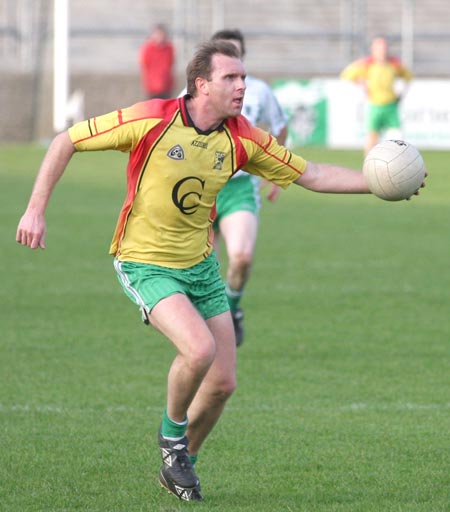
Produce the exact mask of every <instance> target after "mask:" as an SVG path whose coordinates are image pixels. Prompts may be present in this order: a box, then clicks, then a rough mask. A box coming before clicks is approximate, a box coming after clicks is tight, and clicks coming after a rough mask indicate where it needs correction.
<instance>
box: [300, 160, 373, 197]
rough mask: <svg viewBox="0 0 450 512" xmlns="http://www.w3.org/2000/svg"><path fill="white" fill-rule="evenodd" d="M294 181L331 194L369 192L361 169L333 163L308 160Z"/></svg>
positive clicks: (310, 188) (307, 187) (309, 188)
mask: <svg viewBox="0 0 450 512" xmlns="http://www.w3.org/2000/svg"><path fill="white" fill-rule="evenodd" d="M295 183H296V184H297V185H301V186H302V187H304V188H306V189H308V190H312V191H314V192H327V193H333V194H369V193H370V190H369V187H368V186H367V183H366V181H365V179H364V176H363V173H362V172H361V171H356V170H353V169H348V168H347V167H340V166H337V165H333V164H317V163H313V162H308V163H307V166H306V170H305V172H304V173H303V174H302V175H301V176H300V177H299V178H298V179H297V180H296V181H295Z"/></svg>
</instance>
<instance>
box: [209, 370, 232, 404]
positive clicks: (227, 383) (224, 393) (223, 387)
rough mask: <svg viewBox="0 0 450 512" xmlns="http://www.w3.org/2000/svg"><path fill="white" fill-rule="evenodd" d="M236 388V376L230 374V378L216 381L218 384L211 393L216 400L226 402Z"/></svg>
mask: <svg viewBox="0 0 450 512" xmlns="http://www.w3.org/2000/svg"><path fill="white" fill-rule="evenodd" d="M235 389H236V378H235V376H233V375H230V376H229V377H228V378H225V379H223V380H221V381H219V382H217V383H216V386H215V387H214V389H213V390H212V391H211V395H212V397H213V400H214V401H215V402H225V401H227V400H228V399H229V398H230V396H231V395H232V394H233V393H234V391H235Z"/></svg>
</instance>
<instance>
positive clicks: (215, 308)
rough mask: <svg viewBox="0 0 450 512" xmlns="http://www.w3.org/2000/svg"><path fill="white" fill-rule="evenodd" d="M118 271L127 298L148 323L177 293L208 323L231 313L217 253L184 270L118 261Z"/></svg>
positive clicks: (116, 261)
mask: <svg viewBox="0 0 450 512" xmlns="http://www.w3.org/2000/svg"><path fill="white" fill-rule="evenodd" d="M114 268H115V269H116V272H117V277H118V278H119V282H120V284H121V285H122V288H123V290H124V292H125V294H126V295H127V296H128V297H129V298H130V299H131V300H132V301H133V302H134V303H135V304H137V305H138V306H139V308H140V310H141V313H142V319H143V320H144V322H146V323H148V319H147V315H148V313H150V312H151V310H152V309H153V308H154V306H155V305H156V304H157V303H158V302H159V301H160V300H162V299H165V298H166V297H169V296H170V295H174V294H175V293H183V294H184V295H186V296H187V297H188V298H189V299H190V300H191V302H192V303H193V304H194V306H195V307H196V308H197V310H198V311H199V312H200V314H201V315H202V317H203V318H205V319H207V318H211V317H212V316H216V315H219V314H220V313H223V312H224V311H227V310H229V309H230V307H229V305H228V300H227V296H226V294H225V285H224V284H223V281H222V278H221V276H220V271H219V263H218V261H217V258H216V255H215V254H214V253H212V254H210V255H209V256H208V257H207V258H205V259H204V260H203V261H201V262H200V263H198V264H197V265H194V266H193V267H189V268H184V269H175V268H167V267H161V266H159V265H151V264H148V263H134V262H129V261H119V260H117V259H115V260H114Z"/></svg>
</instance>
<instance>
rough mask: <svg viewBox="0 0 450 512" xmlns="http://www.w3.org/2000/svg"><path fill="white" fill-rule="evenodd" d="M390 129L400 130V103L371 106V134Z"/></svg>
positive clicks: (368, 119)
mask: <svg viewBox="0 0 450 512" xmlns="http://www.w3.org/2000/svg"><path fill="white" fill-rule="evenodd" d="M389 128H400V117H399V115H398V102H394V103H389V104H388V105H369V106H368V112H367V129H368V130H369V131H371V132H380V131H381V130H387V129H389Z"/></svg>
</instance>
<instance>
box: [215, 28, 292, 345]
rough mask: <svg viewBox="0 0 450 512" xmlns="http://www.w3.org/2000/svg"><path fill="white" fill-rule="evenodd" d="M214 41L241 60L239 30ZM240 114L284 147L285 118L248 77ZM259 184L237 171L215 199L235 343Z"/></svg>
mask: <svg viewBox="0 0 450 512" xmlns="http://www.w3.org/2000/svg"><path fill="white" fill-rule="evenodd" d="M211 40H213V41H220V40H223V41H229V42H231V43H233V44H234V45H235V46H236V47H237V49H238V51H239V53H240V55H241V59H244V57H245V40H244V36H243V34H242V33H241V31H240V30H236V29H232V30H220V31H218V32H216V33H215V34H214V35H213V36H212V37H211ZM245 82H246V90H245V96H244V106H243V109H242V113H243V115H244V116H245V117H246V118H247V119H248V120H249V121H250V122H251V123H252V124H253V125H255V126H260V127H264V128H267V129H268V130H269V131H270V132H271V133H272V134H273V135H274V136H275V137H276V138H277V140H278V142H279V143H280V144H284V143H285V141H286V136H287V118H286V116H285V114H284V112H283V110H282V108H281V106H280V104H279V103H278V100H277V99H276V97H275V95H274V94H273V92H272V90H271V89H270V87H269V86H268V85H267V84H266V83H265V82H263V81H262V80H259V79H258V78H255V77H253V76H251V75H247V78H246V80H245ZM260 188H261V181H260V180H259V179H258V178H255V177H254V176H249V175H248V174H247V173H245V172H242V171H241V172H237V173H236V174H235V175H234V177H233V179H232V180H230V181H229V182H228V184H227V185H226V186H225V187H224V188H223V189H222V190H221V192H220V193H219V196H218V198H217V218H216V222H215V224H214V231H215V233H216V237H215V239H214V246H215V248H216V252H217V253H218V254H219V246H220V237H221V236H222V238H223V241H224V243H225V248H226V252H227V259H228V266H227V270H226V293H227V297H228V302H229V303H230V308H231V315H232V317H233V324H234V329H235V334H236V343H237V345H238V346H239V345H241V343H242V342H243V340H244V312H243V310H242V308H241V307H240V304H241V299H242V297H243V295H244V288H245V285H246V283H247V281H248V279H249V277H250V271H251V267H252V264H253V258H254V253H255V244H256V237H257V232H258V212H259V208H260V205H261V196H260ZM279 191H280V189H279V187H277V186H276V185H274V184H271V185H270V189H269V192H268V194H267V198H268V199H269V201H272V202H273V201H275V200H276V199H277V197H278V194H279Z"/></svg>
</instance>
